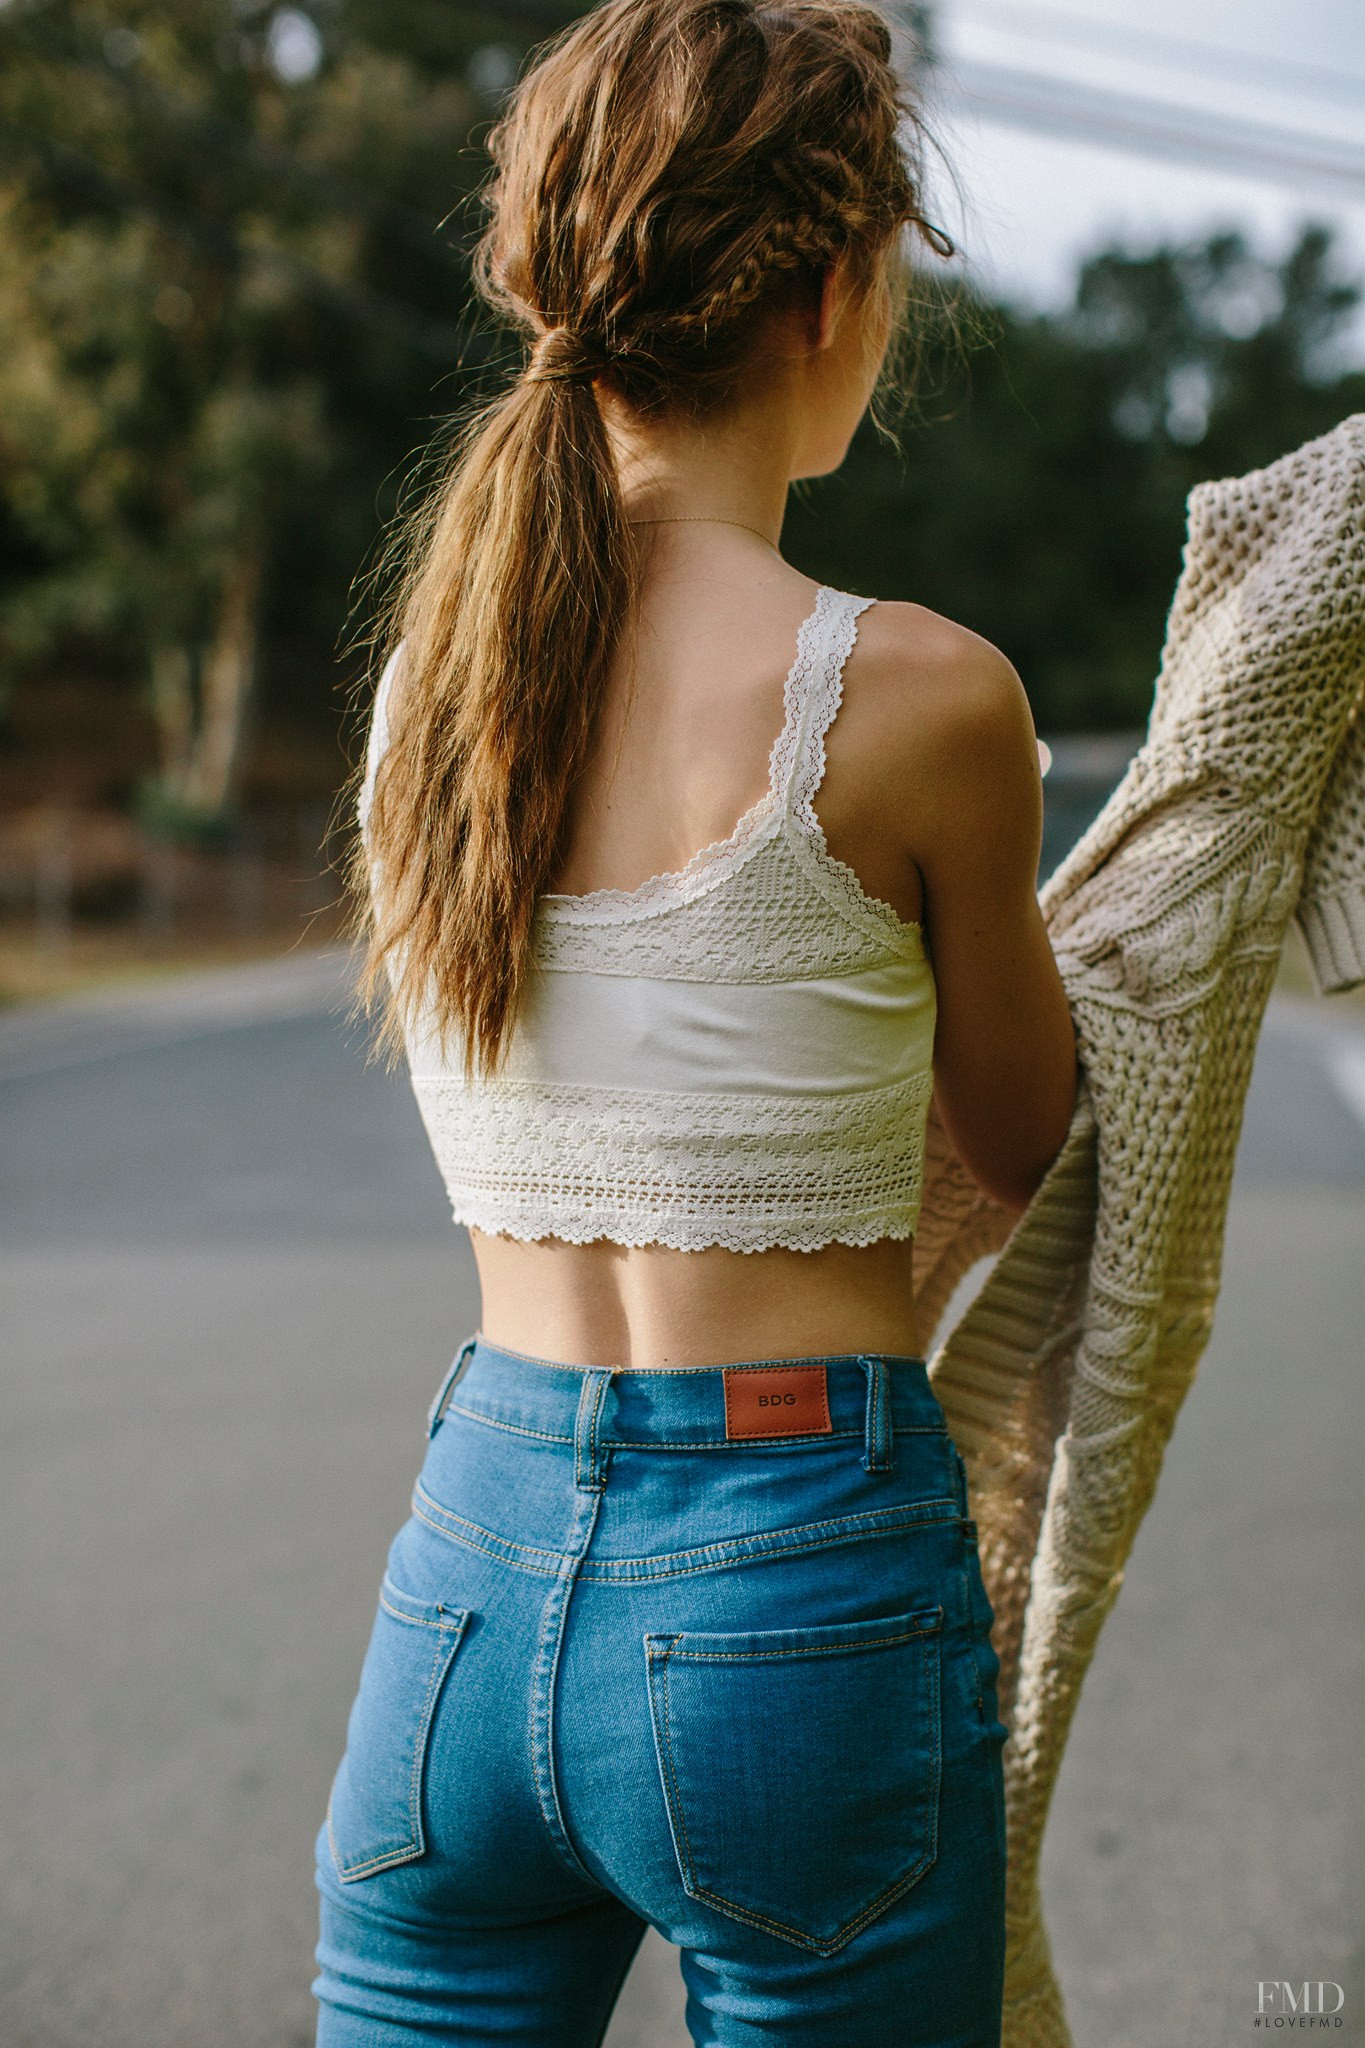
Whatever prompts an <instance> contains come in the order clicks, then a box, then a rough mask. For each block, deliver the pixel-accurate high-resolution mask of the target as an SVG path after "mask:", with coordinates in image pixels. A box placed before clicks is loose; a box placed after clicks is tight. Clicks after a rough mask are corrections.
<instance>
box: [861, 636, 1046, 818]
mask: <svg viewBox="0 0 1365 2048" xmlns="http://www.w3.org/2000/svg"><path fill="white" fill-rule="evenodd" d="M858 624H859V632H858V644H857V649H856V652H855V656H854V660H855V661H856V663H857V668H856V672H855V671H854V670H853V665H852V663H850V688H849V691H848V701H849V703H850V705H854V704H856V706H857V714H856V716H857V724H858V726H859V728H860V729H861V731H862V734H863V735H864V738H865V741H866V742H868V743H872V744H876V745H878V746H879V747H880V748H883V749H884V750H885V752H884V755H883V759H884V761H885V764H886V769H887V772H888V773H890V774H894V775H895V776H896V778H897V780H900V781H901V782H902V786H903V787H904V786H905V781H906V779H908V780H909V781H910V782H912V783H913V786H914V788H915V791H916V793H917V795H927V794H929V793H930V792H934V793H937V794H938V795H940V796H943V797H946V796H948V795H949V794H950V793H951V792H952V791H954V790H961V789H963V788H964V787H966V788H971V787H973V786H979V779H980V778H981V777H982V776H983V775H985V776H988V777H989V778H990V780H991V782H992V784H993V786H995V787H996V788H997V790H998V789H999V787H1000V784H1001V782H1002V780H1003V781H1005V782H1009V781H1012V780H1013V779H1014V778H1015V777H1018V776H1022V777H1023V778H1024V779H1025V781H1028V780H1031V779H1032V778H1033V777H1035V776H1036V775H1037V769H1038V755H1037V743H1036V737H1035V733H1034V726H1033V714H1032V712H1031V710H1030V708H1029V702H1028V698H1027V696H1026V695H1025V692H1024V686H1023V683H1022V682H1021V681H1020V679H1019V676H1018V673H1017V672H1016V670H1015V668H1014V665H1013V663H1012V662H1011V661H1010V660H1009V658H1008V657H1007V656H1006V655H1004V654H1002V653H1001V651H1000V649H999V648H998V647H996V646H994V645H993V644H992V642H991V641H989V640H986V639H983V638H982V636H981V634H979V633H973V632H972V631H971V630H970V628H969V627H967V626H960V625H958V624H957V623H956V621H955V620H953V619H948V618H944V617H943V615H942V614H941V613H939V612H934V611H930V610H929V609H928V607H927V606H925V605H919V604H907V603H901V602H889V601H888V602H883V603H879V604H875V605H873V606H872V607H871V608H870V609H869V610H868V611H866V612H864V613H863V614H862V616H861V618H860V619H859V622H858ZM855 673H856V688H855V687H854V678H855ZM874 734H875V735H876V736H877V737H876V738H875V739H874Z"/></svg>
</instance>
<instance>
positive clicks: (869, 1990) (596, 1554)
mask: <svg viewBox="0 0 1365 2048" xmlns="http://www.w3.org/2000/svg"><path fill="white" fill-rule="evenodd" d="M966 1509H967V1495H966V1486H965V1474H964V1471H963V1466H962V1460H961V1458H960V1457H959V1455H958V1452H957V1449H956V1446H955V1445H954V1444H953V1441H952V1439H951V1437H950V1436H949V1435H948V1432H947V1427H946V1424H945V1421H944V1416H943V1410H942V1408H941V1407H940V1406H939V1403H938V1400H937V1398H936V1397H935V1395H934V1393H933V1390H932V1388H931V1385H930V1382H929V1377H928V1373H927V1371H926V1368H925V1365H924V1362H923V1361H922V1360H921V1359H916V1358H888V1357H875V1358H874V1357H843V1358H821V1359H802V1360H784V1361H773V1362H770V1363H768V1364H757V1363H756V1364H752V1365H743V1366H738V1367H726V1368H722V1367H720V1366H709V1367H705V1368H696V1369H687V1370H677V1371H672V1370H668V1371H658V1372H655V1371H649V1372H613V1371H610V1370H608V1369H605V1368H600V1369H599V1368H597V1367H586V1366H567V1365H556V1364H552V1363H549V1362H547V1361H543V1360H537V1359H529V1358H524V1357H521V1356H518V1355H516V1354H513V1353H510V1352H505V1351H498V1350H496V1349H495V1348H494V1347H492V1346H491V1345H488V1344H486V1343H485V1342H484V1341H483V1340H482V1339H479V1340H478V1341H477V1342H476V1343H474V1344H471V1345H467V1346H466V1347H465V1350H464V1351H463V1352H462V1353H461V1355H460V1357H459V1359H457V1361H456V1364H455V1366H454V1367H452V1369H451V1374H450V1376H449V1377H448V1379H447V1381H446V1384H445V1386H444V1387H443V1388H442V1390H441V1392H440V1394H439V1395H438V1397H437V1400H436V1402H435V1403H434V1404H433V1409H432V1416H431V1420H430V1443H429V1447H428V1450H427V1455H426V1461H425V1463H424V1465H423V1467H422V1472H421V1476H420V1478H419V1480H418V1482H417V1487H416V1490H415V1492H414V1495H413V1511H412V1516H411V1519H410V1520H409V1521H408V1522H406V1523H405V1524H404V1526H403V1528H402V1529H401V1530H400V1531H399V1533H398V1536H397V1537H396V1539H395V1540H394V1543H393V1546H392V1549H391V1550H390V1552H389V1560H388V1570H387V1573H386V1575H385V1577H384V1581H383V1586H382V1589H381V1592H380V1597H379V1610H378V1614H377V1617H376V1620H375V1625H374V1634H373V1636H372V1639H371V1642H370V1647H369V1651H368V1654H367V1656H366V1659H365V1665H364V1669H363V1672H362V1674H361V1680H360V1690H359V1694H358V1696H357V1698H356V1701H355V1705H354V1707H353V1709H352V1712H351V1720H350V1727H349V1731H348V1737H347V1749H346V1755H345V1757H344V1759H343V1761H342V1764H341V1767H340V1769H339V1771H338V1772H337V1776H336V1780H335V1783H334V1785H333V1788H332V1796H331V1800H330V1802H329V1808H328V1817H327V1823H326V1825H325V1826H324V1827H323V1829H322V1830H321V1833H320V1834H319V1837H318V1850H317V1861H318V1887H319V1890H320V1892H321V1895H322V1910H321V1938H320V1940H319V1943H318V1950H317V1956H318V1963H319V1965H320V1974H319V1976H318V1978H317V1981H316V1983H315V1985H314V1987H313V1988H314V1992H315V1994H316V1996H317V1998H318V2000H319V2001H320V2020H319V2030H318V2036H317V2038H318V2042H319V2048H362V2044H363V2048H412V2044H414V2043H417V2042H423V2043H430V2042H436V2041H456V2042H466V2043H493V2042H516V2043H521V2044H525V2048H596V2044H597V2043H598V2042H600V2040H601V2038H602V2035H603V2032H604V2030H605V2028H606V2026H607V2022H608V2019H609V2018H610V2015H611V2010H612V2007H613V2005H614V2003H615V2001H616V1997H617V1993H618V1992H619V1990H620V1987H621V1983H622V1980H623V1978H624V1977H625V1974H626V1971H627V1969H628V1968H629V1966H630V1962H631V1959H632V1957H633V1956H634V1954H635V1951H636V1948H637V1947H638V1945H639V1942H640V1940H641V1937H642V1935H643V1934H644V1931H645V1926H646V1923H652V1924H653V1925H654V1926H655V1927H657V1928H658V1929H659V1930H660V1932H661V1933H662V1934H663V1935H665V1936H666V1937H667V1939H668V1940H669V1941H671V1942H675V1943H676V1944H677V1946H678V1948H679V1949H680V1951H681V1964H682V1972H683V1977H684V1980H685V1983H686V1986H687V1993H688V1999H687V2019H688V2025H689V2027H690V2030H691V2033H692V2038H693V2040H694V2041H695V2042H697V2043H698V2044H701V2043H708V2044H716V2048H748V2044H757V2043H759V2042H762V2043H763V2044H764V2048H774V2044H779V2048H805V2044H809V2048H885V2044H887V2043H888V2042H895V2043H897V2044H899V2048H997V2044H998V2042H999V2038H1000V2010H1001V1998H1002V1992H1003V1973H1004V1879H1005V1812H1004V1784H1003V1772H1002V1764H1001V1750H1002V1747H1003V1744H1004V1742H1005V1740H1006V1730H1005V1728H1004V1726H1003V1724H1002V1723H1001V1722H1000V1720H999V1719H998V1717H997V1697H996V1677H997V1674H998V1671H999V1661H998V1659H997V1657H996V1654H995V1651H994V1649H993V1648H992V1645H991V1635H990V1631H991V1623H992V1621H993V1619H994V1616H993V1613H992V1609H991V1606H990V1603H989V1601H988V1599H987V1596H986V1591H985V1587H984V1585H983V1583H982V1579H981V1569H980V1563H979V1560H978V1554H977V1540H976V1528H975V1525H974V1524H973V1523H972V1522H971V1521H970V1520H968V1519H967V1515H966Z"/></svg>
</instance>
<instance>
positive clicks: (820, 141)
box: [350, 0, 935, 1072]
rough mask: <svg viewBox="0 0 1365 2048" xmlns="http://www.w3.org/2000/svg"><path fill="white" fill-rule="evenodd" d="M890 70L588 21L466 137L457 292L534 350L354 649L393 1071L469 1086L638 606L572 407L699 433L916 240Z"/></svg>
mask: <svg viewBox="0 0 1365 2048" xmlns="http://www.w3.org/2000/svg"><path fill="white" fill-rule="evenodd" d="M890 51H891V43H890V35H889V31H888V29H887V26H886V23H885V21H884V20H883V19H882V17H881V16H880V14H879V13H878V12H877V11H876V9H875V8H873V7H871V6H867V5H864V4H862V0H768V4H762V0H608V4H607V5H605V6H602V7H598V8H596V9H595V10H593V11H592V12H591V13H589V14H588V15H586V16H584V17H583V18H582V19H581V20H579V21H578V22H576V23H574V24H573V25H572V26H571V27H570V28H569V29H568V30H567V31H566V32H565V33H564V34H562V35H561V36H560V37H559V38H558V39H557V41H556V42H554V43H553V44H551V45H550V46H549V48H548V52H547V53H546V54H545V55H543V56H542V57H541V59H540V61H539V62H538V63H537V64H536V65H535V66H534V68H533V69H532V70H531V71H530V72H528V73H527V75H526V76H525V77H524V78H523V79H522V81H521V83H520V85H519V86H518V87H517V89H516V91H515V92H514V94H513V96H512V98H511V100H510V102H509V104H508V108H507V111H506V112H505V114H504V115H503V117H502V119H501V120H500V121H499V122H498V124H497V125H496V127H495V128H494V130H493V132H492V134H491V136H490V138H489V148H490V151H491V154H492V157H493V163H494V177H493V179H492V181H491V184H490V188H489V191H488V193H487V205H488V211H489V215H490V220H489V225H488V227H487V229H486V230H485V233H484V234H483V236H482V238H481V240H480V242H479V245H478V248H477V249H476V251H475V256H474V282H475V285H476V288H477V289H478V291H479V292H480V294H481V296H482V297H483V298H484V299H485V301H486V302H487V303H488V304H489V305H490V306H492V307H493V308H494V309H495V310H496V311H498V312H500V313H501V314H502V315H503V316H504V317H505V318H507V319H508V320H509V321H511V322H512V323H513V324H514V325H515V326H517V327H518V328H519V329H520V330H521V332H522V333H523V334H524V335H525V336H526V337H527V339H528V340H532V341H534V347H533V349H532V352H531V355H530V358H529V360H528V362H527V364H526V366H525V368H524V369H523V371H522V373H521V375H520V376H519V377H518V378H517V380H516V381H515V382H514V383H513V384H512V385H511V387H510V388H509V389H508V390H507V391H506V392H505V393H504V394H503V395H502V396H501V397H500V398H498V399H497V400H496V401H495V402H494V403H493V404H491V405H489V406H486V407H484V408H483V409H482V410H481V411H479V412H478V413H477V414H475V415H474V417H473V418H472V419H471V420H470V421H469V422H468V423H467V425H466V426H465V428H464V429H463V430H462V432H461V433H460V435H459V437H458V440H457V443H456V448H455V455H454V461H453V464H452V465H451V467H450V470H449V474H448V476H447V478H446V481H445V483H444V484H443V485H442V487H441V488H440V489H439V490H438V491H437V492H436V493H435V494H434V496H433V497H432V499H431V500H430V501H429V503H428V505H427V507H426V508H425V509H424V511H423V512H422V513H421V514H420V515H419V518H418V521H417V525H416V529H415V531H414V532H413V533H412V534H411V535H410V536H409V537H408V539H409V540H410V543H411V547H410V561H411V566H410V568H409V570H408V573H407V575H406V576H405V578H404V579H403V581H402V585H401V589H400V592H399V596H398V599H397V602H396V604H395V606H394V609H393V614H392V620H391V624H390V629H389V632H388V635H387V643H386V646H385V649H384V652H385V653H386V654H392V653H393V652H394V651H395V650H396V649H397V648H398V647H399V646H400V645H401V648H402V660H401V662H399V663H397V664H395V676H394V681H395V701H394V702H393V703H392V704H391V705H390V706H389V707H387V717H386V723H387V727H388V731H389V733H390V735H391V737H390V739H389V743H388V746H387V749H386V751H385V752H384V755H383V759H382V761H380V762H379V764H378V771H377V774H376V777H375V781H374V785H373V793H372V796H371V799H370V804H369V810H368V814H367V822H366V828H365V833H364V839H363V842H361V841H358V842H356V843H355V845H354V850H353V858H352V863H351V869H350V879H351V883H352V887H353V892H354V896H355V899H356V901H357V903H358V904H359V906H360V919H361V924H362V927H363V928H364V930H365V932H366V934H367V937H368V953H367V959H366V966H365V970H364V975H363V979H362V986H361V995H362V999H363V1000H365V1001H367V1002H368V1003H369V1004H371V1006H378V1007H381V1008H382V1010H383V1012H384V1017H383V1029H382V1032H381V1043H385V1044H387V1046H388V1048H389V1049H390V1050H391V1051H392V1052H394V1053H396V1052H397V1051H398V1050H399V1049H400V1048H401V1046H402V1044H403V1041H404V1038H405V1036H406V1034H407V1030H408V1028H409V1027H410V1026H411V1025H413V1024H415V1023H416V1022H417V1021H418V1020H419V1018H420V1020H421V1021H422V1023H423V1025H424V1028H426V1029H427V1030H432V1029H433V1028H434V1029H435V1031H436V1033H437V1035H438V1036H439V1038H440V1040H441V1043H442V1046H443V1048H444V1047H445V1046H447V1045H448V1042H449V1038H450V1035H451V1034H452V1032H453V1031H455V1030H457V1029H458V1030H459V1032H460V1033H461V1034H462V1036H463V1058H464V1064H465V1068H466V1071H467V1072H473V1071H474V1070H475V1069H482V1070H483V1071H485V1072H489V1071H492V1070H493V1069H494V1068H495V1067H496V1065H497V1064H498V1060H499V1057H500V1055H501V1053H502V1051H503V1049H504V1048H505V1046H506V1043H507V1039H508V1033H509V1031H510V1029H511V1026H512V1023H513V1021H514V1018H515V1013H516V1009H517V1004H518V1002H519V999H520V997H521V994H522V991H523V989H524V987H525V984H526V980H527V976H528V973H529V972H530V969H531V964H532V950H533V949H532V938H533V922H534V916H535V907H536V901H537V898H538V897H539V896H540V894H541V893H542V892H543V891H544V889H545V888H546V887H547V885H548V883H549V882H550V880H551V879H552V878H553V875H554V873H555V870H556V868H557V866H558V865H559V863H560V862H561V860H562V857H563V854H564V851H565V845H564V841H565V832H566V821H567V818H568V814H569V803H570V797H571V795H572V792H573V789H574V786H575V784H576V782H577V780H578V778H579V776H580V775H581V773H582V772H583V770H584V768H585V766H586V765H587V762H588V759H589V754H590V749H591V746H592V743H593V737H594V733H595V729H596V724H597V719H598V713H599V708H600V706H601V704H602V701H603V696H604V693H605V689H606V684H607V680H608V677H609V675H610V673H611V669H612V663H613V660H614V657H615V656H616V654H617V651H618V649H619V647H620V645H621V641H622V636H623V634H624V632H625V630H626V628H627V626H628V623H629V622H630V621H631V619H632V618H633V616H634V612H635V605H636V600H637V596H638V591H639V584H640V549H639V543H638V541H637V538H636V535H635V532H634V530H633V529H632V527H631V526H630V525H629V524H628V523H627V519H626V510H625V506H624V503H623V499H622V494H621V489H620V485H619V481H618V478H617V475H616V470H615V464H614V460H613V455H612V449H611V444H610V442H609V439H608V436H607V431H606V426H605V424H604V421H603V417H602V413H601V410H600V407H599V402H598V401H599V392H600V391H601V390H603V389H606V388H609V389H610V390H611V392H612V393H613V395H614V396H615V397H616V398H617V399H619V400H620V401H621V403H622V404H623V405H624V406H625V407H626V408H627V410H628V411H630V412H632V413H634V414H636V415H639V416H642V417H643V416H648V415H660V414H673V415H676V414H679V413H682V414H685V415H687V416H690V417H699V416H701V415H702V414H704V413H705V412H706V411H707V410H708V409H710V408H714V407H716V406H718V405H720V404H722V403H724V402H725V400H726V399H728V398H729V396H730V395H731V393H732V391H733V389H734V386H735V380H736V377H737V375H738V372H739V371H740V369H741V367H742V366H743V365H744V364H745V363H746V362H747V361H748V360H749V357H750V346H751V344H752V342H753V340H754V338H755V332H756V324H757V321H758V319H759V317H760V315H761V314H762V313H763V312H764V311H765V310H766V309H767V308H769V307H771V306H773V305H775V304H777V303H778V302H779V301H780V300H781V299H782V297H783V295H787V294H790V293H792V292H793V291H802V290H817V289H818V285H819V280H820V277H821V275H822V273H823V271H824V270H825V269H827V268H828V267H829V266H830V265H832V264H833V263H835V262H837V261H839V260H840V259H844V258H848V259H851V260H852V262H853V263H854V266H855V268H856V269H857V270H859V271H860V272H861V273H862V274H863V276H864V278H865V280H867V281H870V280H871V278H872V277H873V275H874V274H875V273H876V270H877V266H878V264H879V263H880V262H882V261H883V259H884V258H885V257H886V256H887V254H888V253H889V252H890V251H891V250H892V249H893V247H894V245H895V238H896V236H897V234H898V232H899V231H900V230H901V229H903V228H906V227H909V229H910V230H911V231H912V232H914V233H916V234H919V235H920V236H921V237H922V238H927V236H928V235H929V234H932V233H933V232H935V231H932V230H928V229H927V224H926V223H925V222H924V220H923V217H922V214H921V212H920V207H919V197H918V193H919V182H918V173H917V166H916V163H915V161H914V159H913V158H912V157H911V155H909V154H908V153H907V152H908V149H909V147H910V145H911V144H912V142H913V139H914V137H915V136H916V135H917V134H918V132H919V130H918V127H917V123H916V117H915V115H914V113H913V110H912V109H911V108H909V107H908V105H907V103H906V101H905V98H904V95H903V92H902V89H901V87H900V85H899V83H898V81H897V79H896V76H895V74H894V72H893V70H892V69H891V64H890ZM386 984H387V988H386V986H385V985H386Z"/></svg>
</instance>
